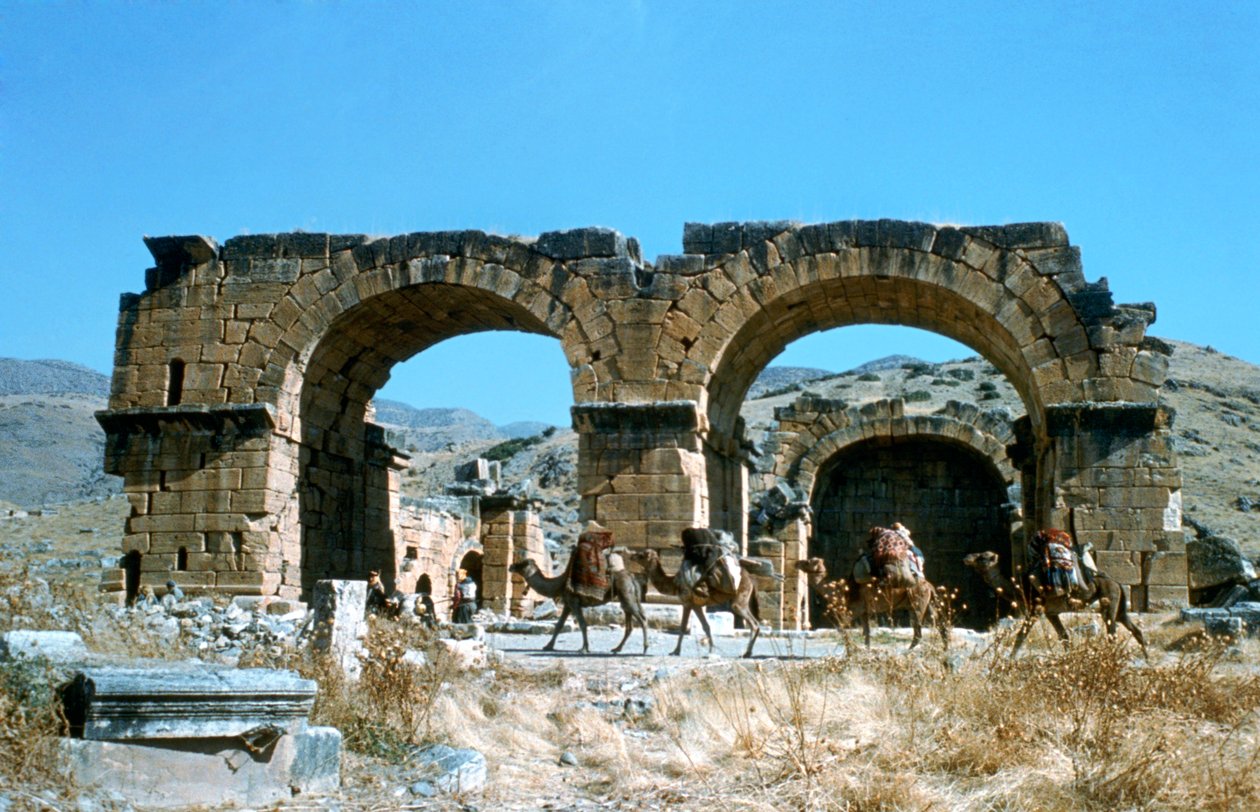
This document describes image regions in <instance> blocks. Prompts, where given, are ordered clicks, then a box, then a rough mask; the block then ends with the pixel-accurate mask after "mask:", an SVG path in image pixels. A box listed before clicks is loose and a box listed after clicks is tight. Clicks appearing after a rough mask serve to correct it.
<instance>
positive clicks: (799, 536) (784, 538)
mask: <svg viewBox="0 0 1260 812" xmlns="http://www.w3.org/2000/svg"><path fill="white" fill-rule="evenodd" d="M775 535H776V536H777V538H778V540H779V541H780V542H781V543H782V545H783V586H782V591H781V593H780V595H781V597H780V609H779V612H780V628H784V629H798V630H799V629H804V628H808V626H809V622H810V618H809V584H808V583H806V581H805V575H804V573H802V572H800V571H799V570H798V569H797V568H796V562H797V561H800V560H802V559H805V558H808V557H809V535H810V522H809V519H808V518H806V517H801V518H797V519H793V520H792V521H789V522H785V523H784V524H783V525H782V526H781V527H780V528H779V529H778V532H777V533H776V534H775Z"/></svg>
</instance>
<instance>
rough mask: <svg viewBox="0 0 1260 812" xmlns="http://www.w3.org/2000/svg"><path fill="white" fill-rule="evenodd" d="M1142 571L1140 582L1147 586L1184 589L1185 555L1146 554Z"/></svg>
mask: <svg viewBox="0 0 1260 812" xmlns="http://www.w3.org/2000/svg"><path fill="white" fill-rule="evenodd" d="M1142 569H1143V578H1142V581H1143V583H1145V584H1146V585H1147V586H1179V587H1181V588H1183V589H1184V588H1185V587H1186V554H1185V553H1167V552H1155V553H1148V554H1146V559H1145V561H1144V562H1143V565H1142Z"/></svg>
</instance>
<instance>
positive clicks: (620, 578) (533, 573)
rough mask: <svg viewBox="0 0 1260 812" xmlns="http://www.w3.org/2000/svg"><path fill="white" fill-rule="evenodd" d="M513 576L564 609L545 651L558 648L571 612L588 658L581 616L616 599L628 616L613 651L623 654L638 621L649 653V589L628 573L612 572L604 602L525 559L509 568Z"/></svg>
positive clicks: (565, 578) (565, 574) (587, 644)
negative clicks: (645, 611) (645, 613)
mask: <svg viewBox="0 0 1260 812" xmlns="http://www.w3.org/2000/svg"><path fill="white" fill-rule="evenodd" d="M508 569H509V570H510V571H511V572H514V573H516V574H517V575H519V576H521V577H522V578H524V579H525V583H526V584H528V585H529V588H530V589H532V590H534V591H535V592H537V593H538V594H539V595H542V596H543V597H544V598H551V599H553V600H557V601H560V602H561V603H562V604H563V605H564V609H563V610H562V611H561V612H560V619H559V620H558V621H556V630H555V632H553V633H552V635H551V642H549V643H547V645H545V646H543V649H542V650H543V651H552V650H554V649H555V647H556V638H557V637H559V636H560V630H561V629H563V628H564V622H565V621H566V620H568V619H569V613H570V612H571V613H572V614H573V615H574V616H575V617H577V622H578V627H579V628H581V629H582V648H581V652H582V653H583V654H589V653H590V651H591V646H590V642H589V641H588V640H587V639H586V616H585V615H583V614H582V607H584V606H600V605H601V604H605V603H608V602H609V601H611V600H614V599H616V601H617V602H618V603H620V604H621V610H622V611H623V612H625V613H626V617H625V627H626V633H625V634H624V635H623V636H622V638H621V642H620V643H618V644H617V647H616V648H614V649H613V650H612V653H613V654H620V653H621V647H622V646H624V645H625V644H626V641H627V640H629V639H630V633H631V632H633V631H634V622H633V621H638V623H639V626H640V628H642V629H643V653H644V654H647V650H648V633H647V619H646V618H645V617H644V616H643V605H642V604H643V593H644V592H645V591H646V589H647V585H646V584H644V583H643V582H642V581H640V580H639V579H638V578H635V577H634V575H633V574H631V573H630V572H629V571H628V570H625V569H618V570H613V571H612V572H611V573H609V575H610V576H611V583H610V584H609V587H608V591H607V592H605V593H604V595H603V597H602V598H590V597H587V596H585V595H582V594H580V593H577V592H574V591H573V590H572V589H571V588H570V587H569V573H568V572H562V573H560V574H559V575H552V576H550V577H549V576H546V575H543V574H542V571H541V570H540V569H538V565H537V564H535V563H534V562H533V560H531V559H528V558H523V559H521V560H520V561H517V562H516V563H514V564H512V566H510V567H508Z"/></svg>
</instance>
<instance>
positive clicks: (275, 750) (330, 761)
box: [61, 727, 341, 808]
mask: <svg viewBox="0 0 1260 812" xmlns="http://www.w3.org/2000/svg"><path fill="white" fill-rule="evenodd" d="M61 752H62V755H63V758H64V759H65V763H66V767H67V771H68V773H69V775H70V777H71V779H72V780H73V781H74V783H75V785H76V786H78V787H80V788H82V789H84V790H88V791H95V792H102V793H109V794H111V795H113V796H115V797H121V798H122V799H125V800H126V801H127V802H129V803H133V804H137V805H141V806H144V807H152V808H169V807H181V806H193V805H196V806H198V807H201V806H206V807H216V808H217V807H223V806H231V805H250V806H255V805H262V804H273V803H278V802H280V801H284V800H288V799H291V798H292V797H293V795H294V794H311V795H316V794H321V793H327V792H333V791H336V790H337V789H338V788H339V787H340V786H341V732H340V731H338V730H337V729H336V728H331V727H309V728H305V729H303V730H301V731H298V732H294V733H289V734H285V735H283V736H280V737H279V738H276V739H273V740H272V741H270V742H268V743H266V744H264V745H263V746H254V747H252V748H251V746H250V745H249V744H247V743H246V742H245V741H244V740H242V739H241V738H239V737H233V738H210V739H166V740H162V741H161V742H160V743H155V742H147V741H146V742H107V741H91V740H87V739H64V740H63V741H62V743H61Z"/></svg>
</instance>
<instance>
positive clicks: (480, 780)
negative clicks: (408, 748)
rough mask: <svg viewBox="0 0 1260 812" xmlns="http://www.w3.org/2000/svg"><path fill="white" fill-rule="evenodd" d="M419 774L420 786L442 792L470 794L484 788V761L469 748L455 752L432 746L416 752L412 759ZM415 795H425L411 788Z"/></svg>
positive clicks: (423, 791)
mask: <svg viewBox="0 0 1260 812" xmlns="http://www.w3.org/2000/svg"><path fill="white" fill-rule="evenodd" d="M411 761H412V763H414V764H415V765H416V766H417V767H418V768H419V771H420V775H419V777H420V778H421V781H420V782H418V783H419V784H428V785H430V786H432V787H434V788H435V789H437V790H439V791H441V792H449V793H458V794H470V793H475V792H481V791H482V790H483V789H485V788H486V779H487V773H486V757H485V756H483V755H482V754H481V753H479V752H477V751H476V750H473V749H470V748H454V747H449V746H447V745H445V744H431V745H429V746H428V747H424V748H422V749H420V750H417V751H416V753H415V755H413V756H412V758H411ZM411 791H412V793H413V794H416V795H428V794H429V793H428V792H427V791H426V790H425V788H424V787H418V786H414V785H413V787H412V790H411Z"/></svg>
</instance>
